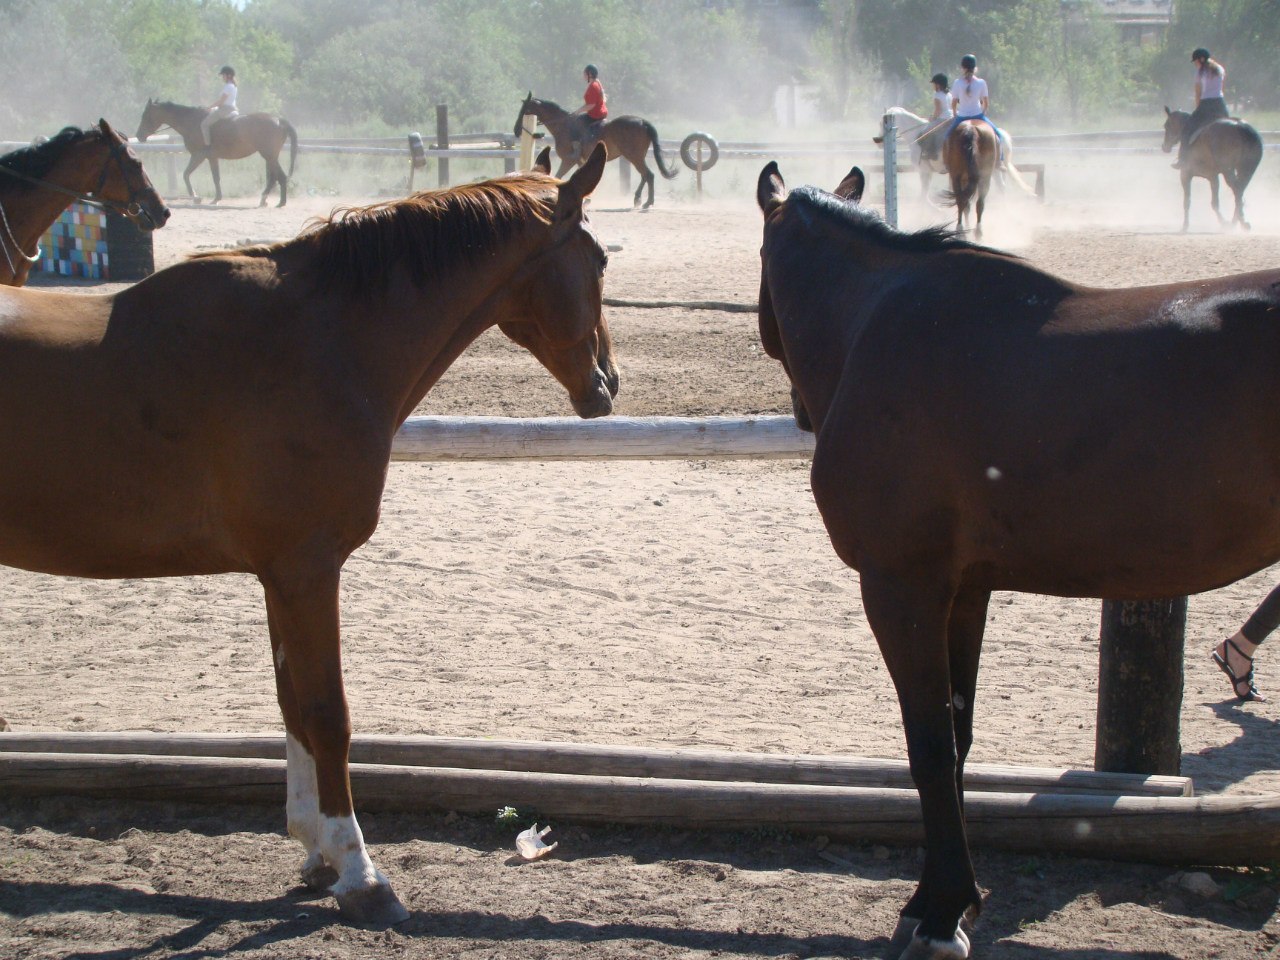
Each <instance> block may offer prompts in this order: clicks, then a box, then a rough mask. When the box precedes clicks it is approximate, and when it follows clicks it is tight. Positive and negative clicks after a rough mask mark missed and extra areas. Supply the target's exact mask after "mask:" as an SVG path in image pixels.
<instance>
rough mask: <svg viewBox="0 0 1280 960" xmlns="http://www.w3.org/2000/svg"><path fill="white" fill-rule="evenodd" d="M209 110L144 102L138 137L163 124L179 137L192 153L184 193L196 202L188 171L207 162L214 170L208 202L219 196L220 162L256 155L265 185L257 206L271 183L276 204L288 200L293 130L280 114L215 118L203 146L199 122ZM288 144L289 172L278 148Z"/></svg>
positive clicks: (295, 135)
mask: <svg viewBox="0 0 1280 960" xmlns="http://www.w3.org/2000/svg"><path fill="white" fill-rule="evenodd" d="M208 114H209V111H208V110H206V109H205V108H204V107H185V106H183V105H182V104H179V103H170V102H169V101H167V100H148V101H147V106H146V109H144V110H143V111H142V120H141V122H139V124H138V139H139V140H143V141H145V140H146V139H147V137H149V136H151V135H152V134H153V133H155V132H156V131H157V130H159V129H160V128H161V127H163V126H170V127H172V128H173V129H174V130H176V131H178V135H179V136H180V137H182V145H183V146H184V147H186V148H187V153H189V154H191V162H190V163H188V164H187V169H185V170H183V171H182V179H183V181H184V182H185V183H186V185H187V194H188V195H189V196H190V197H191V199H192V200H195V201H197V202H198V201H199V199H200V198H199V197H197V196H196V191H195V189H194V188H193V187H192V186H191V173H192V171H193V170H195V169H196V167H198V166H200V164H202V163H204V162H205V160H208V161H209V172H210V173H212V174H213V202H214V203H217V202H218V201H219V200H221V199H222V178H221V176H220V173H219V170H218V161H219V160H243V159H244V158H245V157H251V156H253V155H254V154H255V153H258V154H261V155H262V159H263V160H265V161H266V162H267V185H266V186H265V187H263V189H262V200H261V202H260V203H259V204H258V206H260V207H265V206H266V205H267V194H269V193H270V192H271V188H272V187H273V186H275V185H276V184H279V185H280V202H279V203H278V204H277V206H280V207H283V206H284V205H285V202H286V201H287V200H288V199H289V178H290V177H291V176H293V164H294V161H295V160H296V159H297V157H298V131H297V130H295V129H293V124H291V123H290V122H289V121H288V120H286V119H285V118H284V117H275V116H272V115H271V114H269V113H245V114H241V115H240V116H237V117H227V118H225V119H223V120H219V121H218V122H217V123H215V124H213V126H211V127H210V128H209V139H210V141H212V143H211V145H210V146H208V147H206V146H205V143H204V134H202V133H201V132H200V123H201V121H202V120H204V118H205V117H206V116H208ZM286 141H288V143H289V172H288V173H286V172H285V171H284V168H283V167H281V166H280V151H281V150H283V149H284V145H285V142H286Z"/></svg>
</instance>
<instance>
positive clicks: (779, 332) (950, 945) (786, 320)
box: [756, 163, 1280, 960]
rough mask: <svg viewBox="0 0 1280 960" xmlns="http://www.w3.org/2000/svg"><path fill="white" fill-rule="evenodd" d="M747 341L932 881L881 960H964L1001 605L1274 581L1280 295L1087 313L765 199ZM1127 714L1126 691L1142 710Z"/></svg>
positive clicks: (1099, 306) (945, 247)
mask: <svg viewBox="0 0 1280 960" xmlns="http://www.w3.org/2000/svg"><path fill="white" fill-rule="evenodd" d="M756 192H757V200H758V202H759V205H760V207H761V209H762V210H763V212H764V245H763V248H762V250H761V262H762V269H761V280H760V314H759V320H760V338H761V341H762V344H763V347H764V349H765V351H766V352H767V353H768V354H769V355H770V356H771V357H774V358H775V359H777V360H779V361H781V362H782V365H783V367H784V369H785V370H786V372H787V374H788V377H789V379H790V381H791V384H792V403H793V407H794V409H795V414H796V421H797V423H798V424H799V425H800V426H801V427H807V428H808V429H811V430H812V431H814V433H815V434H816V440H817V442H816V447H815V451H814V456H813V465H812V475H811V487H812V490H813V496H814V500H815V501H816V502H817V505H818V509H819V511H820V512H821V514H822V519H823V521H824V523H825V525H826V528H827V531H828V533H829V535H830V537H831V543H832V545H833V546H834V547H835V550H836V553H837V554H838V555H839V556H840V558H841V559H842V560H843V561H844V562H845V563H846V564H848V565H849V566H850V567H852V568H854V569H855V570H857V571H858V572H859V579H860V583H861V591H862V601H863V606H864V608H865V611H866V615H867V620H868V622H869V624H870V626H871V629H872V631H873V632H874V633H875V637H876V642H877V644H878V645H879V647H880V650H881V653H882V655H883V657H884V660H885V664H886V665H887V667H888V670H889V674H890V676H891V677H892V679H893V683H894V686H895V687H896V689H897V693H898V700H899V703H900V706H901V709H902V718H903V725H904V730H905V734H906V742H907V752H908V755H909V757H910V763H911V774H912V777H913V779H914V780H915V783H916V786H917V788H918V790H919V793H920V803H921V808H922V811H923V816H924V831H925V838H926V855H925V861H924V869H923V873H922V876H921V879H920V883H919V886H918V887H917V888H916V891H915V893H914V894H913V895H912V897H911V898H910V900H909V901H908V902H907V904H906V906H905V908H904V909H903V912H902V919H901V923H900V925H899V930H898V933H897V934H896V935H895V938H894V939H895V943H903V944H906V943H907V941H908V940H910V945H909V946H908V947H907V950H906V952H905V953H903V957H911V958H937V960H941V958H946V960H955V958H961V957H965V956H967V955H968V953H969V944H968V940H967V937H966V935H965V934H964V932H963V931H962V930H961V929H960V927H959V921H960V919H961V916H962V915H963V914H964V913H965V912H966V911H975V912H976V911H977V910H978V909H979V907H980V902H979V894H978V888H977V885H976V882H975V878H974V872H973V865H972V863H971V861H970V858H969V851H968V846H967V843H966V840H965V827H964V816H963V791H962V787H961V784H962V782H963V780H962V778H963V771H964V763H965V758H966V756H967V755H968V752H969V748H970V745H971V744H972V742H973V722H974V720H973V718H974V691H975V688H976V683H977V672H978V657H979V652H980V649H981V646H982V636H983V628H984V626H985V623H986V618H987V605H988V602H989V599H990V597H991V593H992V591H993V590H1013V591H1021V592H1026V593H1041V594H1049V595H1055V596H1064V597H1103V598H1109V599H1116V600H1142V599H1152V598H1162V597H1176V596H1185V595H1187V594H1191V593H1198V592H1200V591H1204V590H1210V589H1214V588H1216V587H1220V586H1223V585H1224V584H1227V583H1230V582H1232V581H1234V580H1236V579H1238V578H1240V577H1243V576H1245V575H1246V574H1249V573H1252V572H1254V571H1256V570H1259V569H1261V568H1263V567H1265V566H1267V565H1268V564H1271V563H1274V562H1275V561H1276V560H1277V559H1280V511H1277V510H1276V502H1277V499H1278V498H1280V378H1278V377H1277V376H1276V372H1275V371H1276V366H1277V364H1278V363H1280V269H1276V270H1270V271H1266V272H1261V273H1252V274H1243V275H1239V276H1230V277H1222V278H1219V279H1216V280H1195V281H1189V282H1181V283H1170V284H1165V285H1163V286H1156V287H1138V288H1133V289H1115V290H1103V289H1093V288H1088V287H1081V286H1078V285H1076V284H1073V283H1069V282H1067V281H1065V280H1062V279H1059V278H1058V277H1055V276H1053V275H1051V274H1048V273H1045V272H1043V271H1041V270H1038V269H1036V268H1034V267H1032V266H1030V265H1028V264H1027V263H1025V262H1023V261H1022V260H1020V259H1018V258H1016V257H1013V256H1009V255H1006V254H1003V253H999V252H997V251H995V250H990V249H987V248H984V247H980V246H977V245H975V244H971V243H968V242H966V241H964V240H961V239H958V238H955V237H953V236H951V235H950V234H948V233H947V232H945V231H942V230H938V229H933V230H925V231H921V232H919V233H900V232H898V231H897V230H894V229H892V228H891V227H889V226H887V225H886V224H885V223H884V222H883V221H881V220H880V219H879V218H878V217H877V216H876V215H875V214H874V213H872V212H870V211H867V210H864V209H862V208H860V207H857V206H855V205H853V204H850V203H846V202H844V201H842V200H839V199H838V198H836V197H834V196H832V195H831V194H827V193H824V192H822V191H820V190H816V189H814V188H812V187H801V188H800V189H797V190H795V191H792V192H791V193H790V194H788V193H787V190H786V187H785V185H784V183H783V180H782V176H781V174H779V172H778V167H777V164H775V163H770V164H768V165H767V166H766V167H765V168H764V170H763V171H762V172H761V174H760V178H759V182H758V184H757V188H756ZM1134 695H1135V696H1140V695H1141V692H1140V691H1134Z"/></svg>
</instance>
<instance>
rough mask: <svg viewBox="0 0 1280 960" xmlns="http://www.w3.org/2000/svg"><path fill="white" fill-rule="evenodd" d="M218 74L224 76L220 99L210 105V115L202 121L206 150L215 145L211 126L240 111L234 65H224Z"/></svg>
mask: <svg viewBox="0 0 1280 960" xmlns="http://www.w3.org/2000/svg"><path fill="white" fill-rule="evenodd" d="M218 76H220V77H221V78H222V91H221V92H220V93H219V94H218V99H217V100H215V101H213V103H211V104H210V105H209V114H208V116H206V117H205V118H204V119H203V120H201V121H200V133H201V134H202V135H203V136H204V145H205V149H206V150H207V149H208V148H209V147H211V146H212V145H213V140H212V138H210V136H209V128H210V127H212V126H213V125H214V124H215V123H217V122H218V121H219V120H225V119H228V118H230V117H236V116H239V112H238V111H237V110H236V94H237V93H238V92H239V90H240V88H239V87H238V86H236V71H235V69H234V68H233V67H223V68H222V69H221V70H219V71H218Z"/></svg>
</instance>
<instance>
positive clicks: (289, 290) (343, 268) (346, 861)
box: [0, 149, 618, 923]
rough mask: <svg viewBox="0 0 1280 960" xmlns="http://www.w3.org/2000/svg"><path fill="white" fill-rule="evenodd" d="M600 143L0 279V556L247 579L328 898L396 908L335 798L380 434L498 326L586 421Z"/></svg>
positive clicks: (310, 877)
mask: <svg viewBox="0 0 1280 960" xmlns="http://www.w3.org/2000/svg"><path fill="white" fill-rule="evenodd" d="M603 170H604V150H603V149H599V150H597V151H596V153H595V155H594V156H593V157H592V159H591V160H590V161H588V163H587V164H586V165H585V166H583V167H582V169H581V170H579V171H577V173H575V174H574V176H573V177H571V178H570V179H569V180H567V181H563V182H561V181H557V180H555V179H553V178H551V177H549V176H546V175H545V174H541V173H529V174H523V175H518V176H512V177H504V178H501V179H497V180H489V181H485V182H482V183H477V184H468V185H466V186H460V187H457V188H454V189H452V190H447V191H441V192H439V193H419V194H415V195H413V196H411V197H409V198H407V199H403V200H398V201H392V202H388V203H382V204H376V205H374V206H371V207H365V208H362V209H348V210H345V211H339V212H338V213H336V214H335V215H334V216H333V217H332V218H331V219H330V220H329V221H328V222H327V223H325V224H322V225H318V226H315V227H314V228H313V229H311V230H310V231H309V232H304V233H303V234H301V235H300V236H299V237H298V238H297V239H295V240H291V241H287V242H284V243H279V244H275V245H272V246H259V247H247V248H244V249H241V250H237V251H232V252H229V253H225V252H224V253H216V254H209V255H199V256H196V257H194V258H192V259H190V260H187V261H185V262H183V263H180V264H178V265H176V266H173V267H170V268H168V269H166V270H162V271H160V272H158V273H156V274H154V275H152V276H151V277H148V278H147V279H146V280H143V281H142V282H140V283H138V284H136V285H135V286H133V287H130V288H129V289H127V290H125V291H123V292H121V293H119V294H116V295H114V296H80V295H70V294H63V293H52V292H42V291H27V290H5V289H0V449H3V450H4V457H3V458H0V563H4V564H5V565H8V566H13V567H20V568H23V569H26V570H34V571H38V572H44V573H52V574H60V575H63V576H79V577H100V578H116V577H175V576H189V575H193V574H210V573H228V572H247V573H253V574H255V575H256V576H257V577H258V579H259V580H260V581H261V582H262V585H263V588H264V591H265V596H266V608H267V624H268V629H269V633H270V638H271V649H272V653H273V661H274V664H275V677H276V691H277V695H278V698H279V702H280V709H281V712H282V713H283V715H284V723H285V728H286V730H287V733H288V738H287V743H288V781H289V783H288V806H287V813H288V823H289V832H290V834H292V835H293V836H294V837H295V838H297V839H298V840H299V841H300V842H301V843H302V845H303V847H304V848H305V851H306V860H305V862H304V863H303V867H302V876H303V879H304V881H305V882H306V883H307V884H309V885H310V886H313V887H315V888H318V889H324V888H330V889H331V891H332V893H333V894H334V896H335V897H336V898H337V901H338V905H339V907H340V908H341V911H342V914H343V916H344V917H347V918H349V919H351V920H354V921H357V922H368V923H394V922H397V921H399V920H402V919H404V918H405V917H406V916H407V913H406V911H405V909H404V907H402V906H401V904H400V902H399V900H398V899H397V898H396V896H395V894H394V893H393V892H392V890H391V886H390V884H389V883H388V882H387V880H386V878H385V877H384V876H383V875H382V874H381V873H380V872H379V871H378V870H377V869H376V868H375V867H374V865H373V863H372V862H371V861H370V859H369V856H368V853H367V852H366V849H365V845H364V841H363V839H362V837H361V832H360V828H359V826H358V824H357V823H356V819H355V816H354V813H353V808H352V802H351V787H350V782H349V779H348V769H347V748H348V745H349V743H350V737H351V724H350V719H349V713H348V710H347V701H346V697H345V694H344V692H343V682H342V664H341V654H340V650H339V635H338V624H339V616H338V581H339V575H340V573H341V569H342V565H343V563H344V562H345V560H346V558H347V557H348V556H349V555H350V554H351V553H352V551H354V550H355V549H356V548H357V547H359V546H360V545H361V544H362V543H364V542H365V541H366V540H367V539H368V538H369V536H370V535H371V534H372V533H373V531H374V528H375V527H376V526H377V523H378V510H379V505H380V502H381V499H382V490H383V484H384V482H385V480H386V475H387V463H388V459H389V457H390V454H391V442H392V437H393V435H394V434H395V432H396V430H397V428H398V427H399V426H400V424H401V423H402V422H403V421H404V420H405V418H406V417H407V416H408V415H409V414H410V412H411V411H412V410H413V408H414V406H415V405H416V404H417V403H418V401H419V400H421V399H422V397H423V395H424V394H425V393H426V392H427V391H428V390H429V389H430V388H431V386H432V385H433V384H434V383H435V382H436V381H437V380H438V379H439V378H440V376H441V375H442V374H443V373H444V371H445V370H446V368H448V366H449V365H450V364H451V363H452V362H453V361H454V359H456V358H457V357H458V355H459V354H460V353H462V351H463V350H464V349H465V348H466V347H467V345H468V344H469V343H470V342H471V341H473V340H474V339H475V338H476V337H478V336H479V335H480V334H481V333H482V332H483V331H484V330H486V329H487V328H489V327H491V326H494V325H496V326H498V327H499V328H500V329H501V330H502V331H503V332H504V333H506V334H507V336H509V337H510V338H511V339H512V340H514V341H515V342H516V343H517V344H519V345H521V346H523V347H525V348H527V349H528V350H529V351H530V352H531V353H532V354H533V355H534V356H535V357H536V358H537V359H538V360H539V361H541V362H542V364H543V365H544V366H545V367H546V368H547V369H548V370H549V371H550V372H551V374H552V375H553V376H554V377H555V378H556V379H557V380H558V381H559V382H560V383H561V384H562V385H563V386H564V388H565V390H566V391H567V393H568V395H569V399H570V401H571V402H572V404H573V408H574V410H575V411H576V412H577V413H578V415H579V416H582V417H599V416H604V415H605V414H608V413H609V412H611V410H612V407H613V400H612V398H613V396H614V395H615V394H616V393H617V389H618V371H617V368H616V366H615V365H614V360H613V350H612V346H611V341H610V338H609V329H608V326H607V325H606V323H605V319H604V316H603V315H602V313H601V300H602V285H603V272H604V267H605V263H606V261H607V255H606V253H605V250H604V248H603V246H602V245H601V244H600V241H599V240H598V239H597V238H596V236H595V234H594V233H593V232H592V230H591V228H590V225H589V224H588V222H587V220H586V217H585V216H584V214H583V199H584V197H585V196H586V195H587V194H588V193H590V192H591V190H592V189H593V188H594V187H595V185H596V183H597V182H598V181H599V179H600V174H601V172H602V171H603Z"/></svg>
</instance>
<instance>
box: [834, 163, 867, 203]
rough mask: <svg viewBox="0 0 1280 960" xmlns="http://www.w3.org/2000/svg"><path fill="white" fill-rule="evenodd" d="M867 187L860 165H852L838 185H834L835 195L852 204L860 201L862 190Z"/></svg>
mask: <svg viewBox="0 0 1280 960" xmlns="http://www.w3.org/2000/svg"><path fill="white" fill-rule="evenodd" d="M866 188H867V177H866V174H864V173H863V172H862V168H861V167H857V166H855V167H853V168H852V169H851V170H850V171H849V172H848V173H846V174H845V175H844V179H843V180H841V181H840V185H839V186H838V187H836V191H835V192H836V196H837V197H839V198H840V199H841V200H847V201H848V202H849V203H852V204H859V203H861V202H862V191H863V190H865V189H866Z"/></svg>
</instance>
